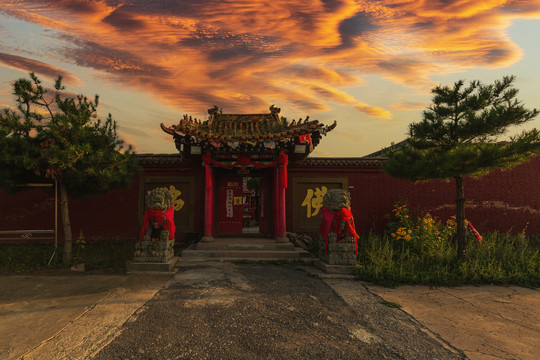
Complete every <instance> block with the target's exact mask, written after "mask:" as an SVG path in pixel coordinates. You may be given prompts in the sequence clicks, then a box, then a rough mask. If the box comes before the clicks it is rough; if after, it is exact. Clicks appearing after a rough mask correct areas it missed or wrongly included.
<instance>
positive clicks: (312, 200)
mask: <svg viewBox="0 0 540 360" xmlns="http://www.w3.org/2000/svg"><path fill="white" fill-rule="evenodd" d="M327 191H328V189H327V188H326V186H321V187H320V188H318V187H316V188H315V190H313V189H307V191H306V197H305V198H304V201H303V202H302V206H305V207H306V211H307V217H308V219H309V218H310V217H312V216H317V214H319V211H320V209H321V207H322V200H323V196H324V195H325V194H326V192H327Z"/></svg>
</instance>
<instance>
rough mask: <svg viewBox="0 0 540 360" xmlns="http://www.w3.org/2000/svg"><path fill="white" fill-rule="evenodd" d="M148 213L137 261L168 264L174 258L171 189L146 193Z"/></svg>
mask: <svg viewBox="0 0 540 360" xmlns="http://www.w3.org/2000/svg"><path fill="white" fill-rule="evenodd" d="M145 204H146V211H145V213H144V217H143V226H142V230H141V235H140V241H139V244H137V245H136V250H135V260H137V261H146V262H167V261H168V260H170V258H172V257H173V256H174V250H173V246H174V236H175V231H176V228H175V225H174V206H173V197H172V194H171V192H170V191H169V189H167V188H157V189H153V190H150V191H148V192H147V193H146V199H145Z"/></svg>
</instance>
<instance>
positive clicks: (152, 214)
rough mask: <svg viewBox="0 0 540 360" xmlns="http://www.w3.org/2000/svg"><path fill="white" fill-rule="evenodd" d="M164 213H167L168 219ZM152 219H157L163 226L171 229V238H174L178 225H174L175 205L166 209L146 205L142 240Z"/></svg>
mask: <svg viewBox="0 0 540 360" xmlns="http://www.w3.org/2000/svg"><path fill="white" fill-rule="evenodd" d="M163 215H165V217H166V219H165V218H164V216H163ZM152 221H157V222H158V223H159V225H160V226H161V227H162V228H164V229H165V230H168V231H169V239H174V233H175V231H176V227H175V225H174V207H173V206H171V207H169V208H168V209H167V210H165V211H163V210H161V209H150V208H149V207H146V212H145V213H144V217H143V226H142V231H141V237H140V240H141V241H142V238H143V236H144V234H145V233H146V230H148V227H149V226H150V223H151V222H152Z"/></svg>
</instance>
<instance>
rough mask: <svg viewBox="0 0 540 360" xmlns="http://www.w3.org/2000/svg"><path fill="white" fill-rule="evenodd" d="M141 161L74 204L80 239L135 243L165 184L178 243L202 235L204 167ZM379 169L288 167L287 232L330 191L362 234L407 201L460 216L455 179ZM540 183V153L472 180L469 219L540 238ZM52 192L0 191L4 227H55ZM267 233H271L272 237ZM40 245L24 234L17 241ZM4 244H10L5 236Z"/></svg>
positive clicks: (163, 158)
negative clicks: (152, 192)
mask: <svg viewBox="0 0 540 360" xmlns="http://www.w3.org/2000/svg"><path fill="white" fill-rule="evenodd" d="M138 157H139V161H140V164H141V166H142V169H143V170H142V171H141V172H140V173H139V174H137V175H136V176H135V178H134V179H133V183H132V184H131V185H130V186H129V187H127V188H124V189H116V190H113V191H111V192H109V193H107V194H104V195H99V196H94V197H91V198H88V199H70V203H69V207H70V220H71V226H72V231H73V236H74V238H75V239H76V238H77V237H78V236H79V234H80V233H81V231H82V233H83V234H84V236H85V238H86V240H90V241H91V240H135V239H138V237H139V233H140V229H141V224H142V217H143V215H144V194H145V192H146V191H147V190H149V189H151V188H154V187H167V188H169V189H171V191H172V192H173V193H174V196H175V223H176V229H177V236H176V239H177V240H178V241H183V240H185V239H186V237H189V236H192V235H193V234H201V233H202V232H203V229H204V186H205V185H204V184H205V177H204V168H203V167H202V165H201V163H197V162H194V163H191V164H181V162H180V157H179V156H178V155H177V154H174V155H169V154H167V155H158V154H143V155H138ZM380 164H381V159H377V158H308V159H305V160H302V161H300V162H296V163H294V162H291V163H289V166H288V181H287V190H286V221H287V227H286V230H287V231H288V232H296V233H306V234H310V235H313V234H315V233H316V232H317V228H318V226H319V224H320V221H321V218H320V208H321V206H322V196H323V195H324V192H325V191H326V190H328V189H331V188H342V189H346V190H348V191H349V192H350V194H351V198H352V206H351V208H352V213H353V215H354V219H355V223H356V228H357V231H358V232H359V233H361V232H364V233H365V232H369V231H383V230H384V229H385V226H386V224H387V223H388V222H389V221H391V217H392V209H393V207H394V205H395V204H396V202H398V201H406V202H408V204H409V206H410V207H411V209H413V210H414V209H419V210H422V211H428V212H430V213H431V214H432V215H433V216H437V217H439V218H441V219H443V220H446V219H447V218H448V217H450V216H451V215H453V214H455V194H456V191H455V183H454V181H453V180H452V181H448V182H446V181H438V180H437V181H426V182H419V183H413V182H409V181H406V180H400V179H395V178H392V177H390V176H388V175H386V174H385V173H383V172H382V170H381V168H380ZM244 176H247V175H244ZM257 176H262V177H267V178H268V179H272V176H273V169H267V170H264V171H261V172H259V173H258V175H257ZM539 183H540V157H538V156H537V157H534V158H532V159H531V160H530V161H528V162H526V163H524V164H521V165H519V166H517V167H515V168H513V169H510V170H505V171H502V170H496V171H493V172H491V173H490V174H488V175H487V176H484V177H482V178H478V179H474V178H468V179H466V180H465V197H466V198H467V205H466V217H467V219H469V220H470V221H472V222H473V223H474V226H475V227H476V229H477V230H478V231H479V232H480V233H485V232H490V231H500V232H506V231H511V232H521V231H523V230H524V229H526V232H527V233H529V234H532V233H540V193H539V188H540V184H539ZM53 195H54V194H53V192H52V191H51V190H50V189H49V190H44V188H30V187H29V188H25V189H24V190H22V191H19V192H18V193H16V194H8V193H6V192H3V191H0V230H40V229H54V204H55V201H54V196H53ZM267 198H268V197H267ZM215 199H217V197H215ZM269 199H270V198H268V199H267V201H268V200H269ZM216 216H217V215H216ZM266 216H267V221H273V219H271V215H270V214H267V215H266ZM58 224H59V226H58V230H59V235H58V238H59V239H62V238H63V235H62V226H61V217H60V214H58ZM270 228H271V227H267V229H270ZM267 232H269V231H267ZM217 235H219V234H217ZM264 235H267V236H270V237H271V236H272V234H271V233H267V234H264ZM40 241H41V240H39V239H38V238H37V237H32V236H30V235H26V236H25V237H21V238H20V239H18V240H16V241H15V242H40ZM43 241H47V242H50V240H43ZM43 241H41V242H43ZM0 242H6V240H1V239H0ZM10 242H13V241H10Z"/></svg>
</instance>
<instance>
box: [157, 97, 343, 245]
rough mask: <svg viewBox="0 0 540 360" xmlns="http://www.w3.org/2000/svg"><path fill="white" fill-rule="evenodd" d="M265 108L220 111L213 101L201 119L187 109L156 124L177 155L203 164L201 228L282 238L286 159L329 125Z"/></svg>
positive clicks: (208, 235)
mask: <svg viewBox="0 0 540 360" xmlns="http://www.w3.org/2000/svg"><path fill="white" fill-rule="evenodd" d="M280 111H281V110H280V109H279V108H277V107H275V106H273V105H272V106H271V107H270V113H267V114H224V113H223V112H222V111H221V110H220V109H218V107H217V106H214V108H212V109H209V110H208V114H209V117H208V119H207V120H204V121H201V120H199V119H196V118H193V117H191V116H188V115H184V117H183V118H182V119H181V120H180V122H179V123H178V124H176V125H171V126H170V127H166V126H164V125H163V124H161V128H162V129H163V131H165V132H166V133H168V134H170V135H172V136H173V138H174V141H175V145H176V148H177V149H178V151H179V152H180V156H181V161H182V162H185V163H194V164H196V163H200V164H201V166H203V167H204V168H205V201H204V233H203V238H202V241H205V242H210V241H212V240H213V239H214V236H215V235H216V236H221V235H230V234H234V235H237V234H242V233H253V234H256V235H259V236H260V235H267V236H272V237H273V238H275V239H276V241H277V242H286V241H287V238H286V237H285V233H286V211H285V208H286V207H285V191H286V188H287V165H288V163H289V162H291V161H298V160H302V159H304V158H306V157H307V156H308V155H309V154H310V153H311V152H312V151H313V149H314V148H315V147H316V146H317V144H318V143H319V141H320V139H321V137H322V136H323V135H326V133H328V132H329V131H331V130H333V129H334V128H335V126H336V122H335V121H334V123H333V124H332V125H330V126H325V125H324V124H322V123H319V121H318V120H309V116H308V117H306V118H305V119H304V120H302V119H301V118H300V119H299V120H298V121H296V120H292V121H290V122H289V121H287V120H286V119H285V118H283V117H281V116H280Z"/></svg>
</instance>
